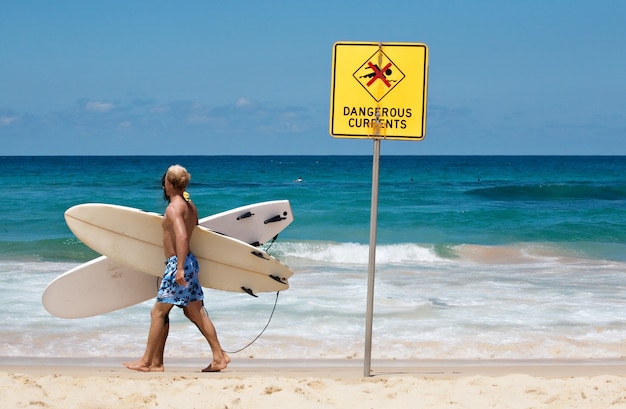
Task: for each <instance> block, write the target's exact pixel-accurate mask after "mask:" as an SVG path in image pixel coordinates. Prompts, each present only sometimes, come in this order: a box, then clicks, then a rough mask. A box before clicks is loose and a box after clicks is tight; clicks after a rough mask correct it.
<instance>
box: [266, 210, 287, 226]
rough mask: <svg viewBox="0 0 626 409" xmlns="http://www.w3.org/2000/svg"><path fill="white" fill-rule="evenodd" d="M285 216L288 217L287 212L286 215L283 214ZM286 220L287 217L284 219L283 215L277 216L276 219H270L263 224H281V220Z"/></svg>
mask: <svg viewBox="0 0 626 409" xmlns="http://www.w3.org/2000/svg"><path fill="white" fill-rule="evenodd" d="M283 214H284V215H285V216H287V212H285V213H283ZM285 219H286V217H283V216H281V215H279V214H277V215H276V216H274V217H270V218H269V219H267V220H265V221H264V222H263V224H268V223H275V222H279V221H281V220H285Z"/></svg>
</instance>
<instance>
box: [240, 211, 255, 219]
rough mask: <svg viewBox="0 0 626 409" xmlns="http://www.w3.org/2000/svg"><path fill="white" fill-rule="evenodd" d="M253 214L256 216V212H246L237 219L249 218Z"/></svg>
mask: <svg viewBox="0 0 626 409" xmlns="http://www.w3.org/2000/svg"><path fill="white" fill-rule="evenodd" d="M252 216H254V213H252V212H245V213H244V214H242V215H241V216H237V220H241V219H247V218H248V217H252Z"/></svg>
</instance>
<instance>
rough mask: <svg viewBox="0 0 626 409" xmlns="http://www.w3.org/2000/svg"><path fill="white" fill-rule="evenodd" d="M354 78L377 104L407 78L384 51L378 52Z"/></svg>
mask: <svg viewBox="0 0 626 409" xmlns="http://www.w3.org/2000/svg"><path fill="white" fill-rule="evenodd" d="M379 64H380V65H379ZM381 66H382V68H380V67H381ZM352 76H353V77H354V78H355V79H356V80H357V81H358V82H359V83H360V84H361V85H362V86H363V88H365V90H366V91H367V92H368V93H369V94H370V95H371V96H372V97H373V98H374V99H375V100H376V101H377V102H380V100H381V99H383V98H384V97H385V95H387V94H388V93H389V92H390V91H391V90H392V89H393V88H395V87H396V86H397V85H398V83H400V81H402V80H403V79H404V77H405V75H404V73H403V72H402V71H401V70H400V68H399V67H398V66H397V65H395V64H394V63H393V61H391V59H390V58H389V57H388V56H387V55H386V54H385V53H384V52H383V51H376V52H375V53H374V54H373V55H372V56H371V57H370V58H369V59H368V60H367V61H365V63H363V65H361V66H360V67H359V69H358V70H356V72H355V73H354V74H353V75H352ZM377 84H378V86H377Z"/></svg>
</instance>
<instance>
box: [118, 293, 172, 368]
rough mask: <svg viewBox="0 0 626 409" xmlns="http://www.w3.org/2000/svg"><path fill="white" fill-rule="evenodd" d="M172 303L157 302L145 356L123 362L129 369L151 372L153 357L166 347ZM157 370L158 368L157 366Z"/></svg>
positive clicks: (153, 308) (151, 320) (152, 313)
mask: <svg viewBox="0 0 626 409" xmlns="http://www.w3.org/2000/svg"><path fill="white" fill-rule="evenodd" d="M172 307H173V305H172V304H165V303H161V302H155V303H154V306H153V307H152V311H151V312H150V318H151V319H150V331H149V332H148V341H147V343H146V349H145V351H144V353H143V356H142V357H141V358H139V359H137V360H135V361H133V362H123V365H124V366H125V367H127V368H128V369H133V370H135V371H142V372H149V371H150V370H151V366H152V359H153V357H154V356H155V354H157V356H158V353H159V351H160V350H163V349H165V344H164V342H165V339H166V337H167V332H166V329H168V328H169V325H168V324H169V322H168V314H169V312H170V310H171V309H172ZM155 370H158V369H157V368H155Z"/></svg>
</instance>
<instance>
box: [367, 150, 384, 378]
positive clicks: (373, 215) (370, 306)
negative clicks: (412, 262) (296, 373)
mask: <svg viewBox="0 0 626 409" xmlns="http://www.w3.org/2000/svg"><path fill="white" fill-rule="evenodd" d="M372 162H373V163H372V204H371V209H370V252H369V261H368V268H367V311H366V316H365V320H366V323H365V359H364V364H363V376H365V377H367V376H371V367H372V327H373V321H374V281H375V280H374V277H375V275H376V224H377V223H378V169H379V163H380V139H374V159H373V161H372Z"/></svg>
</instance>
